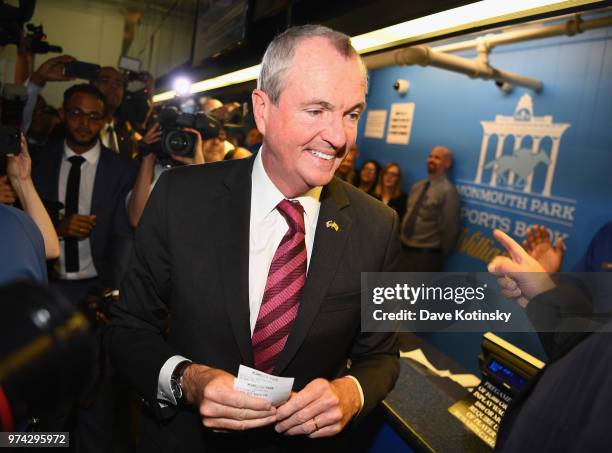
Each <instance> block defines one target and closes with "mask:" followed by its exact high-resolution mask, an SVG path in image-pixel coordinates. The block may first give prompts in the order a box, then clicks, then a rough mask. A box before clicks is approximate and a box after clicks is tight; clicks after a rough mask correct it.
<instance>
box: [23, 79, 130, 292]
mask: <svg viewBox="0 0 612 453" xmlns="http://www.w3.org/2000/svg"><path fill="white" fill-rule="evenodd" d="M61 114H62V121H63V123H64V125H65V128H66V140H65V141H64V142H62V143H61V144H59V145H57V146H55V147H52V148H50V149H49V150H47V151H45V153H44V157H43V158H42V160H41V162H40V164H39V165H38V167H37V168H36V169H35V170H34V172H33V180H34V184H35V186H36V189H37V190H38V192H39V193H40V196H41V198H42V199H43V200H45V201H59V202H61V203H62V204H63V205H64V209H62V210H60V212H59V214H60V216H59V217H61V219H60V218H59V217H58V216H57V215H55V216H54V217H55V219H54V220H55V222H54V223H55V224H56V228H57V232H58V235H59V236H60V240H61V242H62V243H61V253H60V258H59V260H58V262H57V263H56V266H55V269H54V272H53V274H52V275H51V277H52V278H51V280H52V282H51V284H52V286H54V287H55V288H56V289H58V290H59V291H61V292H62V293H63V294H64V295H66V296H67V297H68V298H69V299H70V300H72V301H73V302H75V303H77V302H79V301H80V300H81V299H82V298H83V296H85V295H86V294H87V292H88V291H89V290H90V289H91V288H92V287H93V286H96V285H101V286H104V287H107V288H118V287H119V282H120V279H121V276H122V272H123V270H124V269H125V261H126V255H128V254H129V246H130V244H131V237H132V231H131V227H130V226H129V223H128V221H127V211H126V207H125V199H126V195H127V193H128V192H129V190H130V189H131V188H132V185H133V181H134V178H135V168H134V166H133V164H132V163H131V162H130V161H128V160H127V159H124V158H122V157H121V156H119V155H116V154H115V153H113V152H112V151H110V150H109V149H108V148H105V147H104V146H101V144H100V140H99V139H98V135H99V132H100V128H101V127H102V124H103V123H104V117H105V100H104V96H103V95H102V93H100V91H99V90H98V89H97V88H95V87H93V86H90V85H85V84H83V85H74V86H72V87H70V88H69V89H68V90H66V92H65V93H64V103H63V107H62V112H61Z"/></svg>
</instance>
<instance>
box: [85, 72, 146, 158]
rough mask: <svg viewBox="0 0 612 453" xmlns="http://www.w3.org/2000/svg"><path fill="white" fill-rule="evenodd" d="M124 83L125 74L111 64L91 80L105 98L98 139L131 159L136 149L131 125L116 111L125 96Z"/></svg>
mask: <svg viewBox="0 0 612 453" xmlns="http://www.w3.org/2000/svg"><path fill="white" fill-rule="evenodd" d="M125 84H126V81H125V75H124V74H123V73H121V72H119V71H118V70H117V69H115V68H113V67H112V66H104V67H103V68H101V69H100V74H99V75H98V79H97V80H93V81H92V85H94V86H95V87H96V88H98V89H99V90H100V91H101V92H102V94H103V95H104V97H105V98H106V122H105V123H104V124H103V125H102V127H101V128H100V140H101V141H102V144H103V145H104V146H106V147H107V148H109V149H111V150H112V151H114V152H115V153H118V154H121V155H122V156H124V157H127V158H128V159H131V158H132V157H133V156H134V153H135V151H136V142H135V141H134V139H133V136H132V132H131V131H132V126H131V125H128V124H127V122H126V121H125V120H120V119H118V118H117V111H118V110H119V107H120V106H121V103H122V102H123V100H124V98H125Z"/></svg>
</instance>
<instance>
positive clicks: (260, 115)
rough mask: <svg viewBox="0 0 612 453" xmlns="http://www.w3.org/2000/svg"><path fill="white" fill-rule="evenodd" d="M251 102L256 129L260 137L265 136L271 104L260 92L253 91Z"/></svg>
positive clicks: (263, 93)
mask: <svg viewBox="0 0 612 453" xmlns="http://www.w3.org/2000/svg"><path fill="white" fill-rule="evenodd" d="M251 101H252V102H253V117H254V118H255V124H256V125H257V129H259V132H261V133H262V135H266V125H267V124H268V115H269V111H270V108H271V106H272V102H271V101H270V98H269V97H268V95H267V94H266V93H265V92H264V91H262V90H253V93H251Z"/></svg>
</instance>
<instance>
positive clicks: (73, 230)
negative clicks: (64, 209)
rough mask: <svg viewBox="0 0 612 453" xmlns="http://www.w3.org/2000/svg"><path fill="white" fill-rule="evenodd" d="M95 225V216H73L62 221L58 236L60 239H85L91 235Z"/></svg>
mask: <svg viewBox="0 0 612 453" xmlns="http://www.w3.org/2000/svg"><path fill="white" fill-rule="evenodd" d="M95 224H96V216H95V215H81V214H73V215H71V216H70V217H64V218H63V219H62V221H61V222H60V224H59V226H58V227H57V234H58V236H60V237H71V238H77V239H84V238H86V237H87V236H89V235H90V233H91V230H92V229H93V227H94V226H95Z"/></svg>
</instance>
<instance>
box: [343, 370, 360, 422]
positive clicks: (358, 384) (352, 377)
mask: <svg viewBox="0 0 612 453" xmlns="http://www.w3.org/2000/svg"><path fill="white" fill-rule="evenodd" d="M345 377H347V378H351V379H352V380H353V381H354V382H355V384H356V385H357V388H358V389H359V399H360V401H361V404H360V406H359V410H358V411H357V413H356V414H355V416H357V415H359V413H360V412H361V409H363V404H364V402H365V399H364V397H363V389H362V388H361V384H360V383H359V381H358V380H357V378H356V377H355V376H351V375H350V374H347V375H346V376H345Z"/></svg>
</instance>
